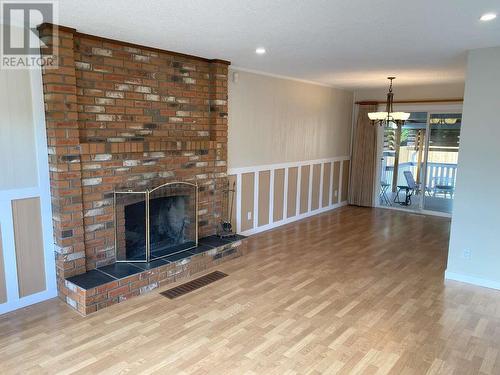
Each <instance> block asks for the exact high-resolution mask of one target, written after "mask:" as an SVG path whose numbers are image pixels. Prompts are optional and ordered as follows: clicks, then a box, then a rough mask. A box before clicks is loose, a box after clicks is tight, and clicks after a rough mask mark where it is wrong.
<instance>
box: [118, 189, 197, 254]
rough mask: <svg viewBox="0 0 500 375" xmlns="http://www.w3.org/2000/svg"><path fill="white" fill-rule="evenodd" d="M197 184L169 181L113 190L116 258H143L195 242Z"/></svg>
mask: <svg viewBox="0 0 500 375" xmlns="http://www.w3.org/2000/svg"><path fill="white" fill-rule="evenodd" d="M196 206H197V187H196V185H192V184H189V183H183V182H180V183H169V184H164V185H161V186H159V187H157V188H155V189H152V190H146V191H144V192H131V191H125V192H115V247H116V258H117V261H128V262H147V261H150V260H154V259H158V258H163V257H167V256H171V255H174V254H177V253H179V252H182V251H185V250H188V249H191V248H193V247H196V246H197V242H198V234H197V220H196Z"/></svg>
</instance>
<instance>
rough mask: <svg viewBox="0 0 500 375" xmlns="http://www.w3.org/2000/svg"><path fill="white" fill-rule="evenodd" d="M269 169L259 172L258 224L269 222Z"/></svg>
mask: <svg viewBox="0 0 500 375" xmlns="http://www.w3.org/2000/svg"><path fill="white" fill-rule="evenodd" d="M270 183H271V171H260V172H259V200H258V202H259V209H258V214H259V217H258V226H259V227H260V226H262V225H266V224H269V201H270V193H269V188H270V186H271V185H270Z"/></svg>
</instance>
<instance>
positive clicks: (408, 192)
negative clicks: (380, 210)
mask: <svg viewBox="0 0 500 375" xmlns="http://www.w3.org/2000/svg"><path fill="white" fill-rule="evenodd" d="M403 174H404V176H405V179H406V184H407V185H406V186H403V185H398V186H397V188H398V191H397V192H396V196H395V197H394V203H399V204H400V205H402V206H410V205H411V197H412V195H413V194H416V193H417V192H418V184H417V183H416V182H415V179H414V178H413V173H411V172H410V171H404V172H403ZM401 191H404V192H405V200H404V201H401V200H400V199H399V194H400V193H401Z"/></svg>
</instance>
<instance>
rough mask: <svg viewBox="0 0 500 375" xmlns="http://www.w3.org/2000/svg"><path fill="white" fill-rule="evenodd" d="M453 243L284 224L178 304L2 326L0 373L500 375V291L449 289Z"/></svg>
mask: <svg viewBox="0 0 500 375" xmlns="http://www.w3.org/2000/svg"><path fill="white" fill-rule="evenodd" d="M448 232H449V220H448V219H444V218H437V217H426V216H419V215H414V214H411V213H406V212H398V211H393V210H384V209H378V210H375V209H373V210H372V209H363V208H354V207H346V208H342V209H339V210H335V211H332V212H329V213H326V214H322V215H319V216H315V217H312V218H309V219H307V220H304V221H301V222H297V223H293V224H289V225H287V226H285V227H282V228H279V229H277V230H274V231H270V232H267V233H263V234H260V235H257V236H254V237H252V238H251V239H250V240H249V248H250V249H251V251H250V253H249V254H248V255H246V256H245V257H242V258H238V259H236V260H233V261H230V262H228V263H225V264H222V265H220V266H218V267H217V269H218V270H220V271H223V272H225V273H228V274H229V277H226V278H224V279H222V280H220V281H217V282H215V283H214V284H211V285H209V286H207V287H204V288H202V289H200V290H197V291H195V292H192V293H190V294H188V295H185V296H183V297H181V298H179V299H176V300H169V299H167V298H165V297H162V296H160V295H159V294H158V292H159V291H161V290H156V291H153V292H151V293H149V294H146V295H143V296H141V297H137V298H135V299H132V300H130V301H127V302H125V303H122V304H119V305H115V306H113V307H110V308H107V309H105V310H102V311H101V312H98V313H96V314H92V315H90V316H89V317H87V318H83V317H81V316H79V315H78V314H76V313H75V312H73V311H71V310H70V309H69V308H68V307H67V306H65V305H64V303H62V302H60V301H58V300H56V299H55V300H51V301H46V302H44V303H41V304H38V305H35V306H31V307H29V308H25V309H23V310H21V311H17V312H14V313H11V314H8V315H6V316H3V317H0V334H1V335H0V373H1V374H55V373H57V374H70V373H79V374H200V375H202V374H265V375H273V374H280V375H281V374H337V373H338V374H500V356H499V350H500V292H499V291H495V290H491V289H486V288H480V287H474V286H471V285H467V284H461V283H457V282H448V281H447V282H444V281H443V272H444V269H445V265H446V253H447V246H448V234H449V233H448ZM164 289H165V288H164Z"/></svg>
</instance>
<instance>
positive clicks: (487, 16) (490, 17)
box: [480, 13, 497, 22]
mask: <svg viewBox="0 0 500 375" xmlns="http://www.w3.org/2000/svg"><path fill="white" fill-rule="evenodd" d="M495 18H497V15H496V14H495V13H485V14H483V15H482V16H481V18H480V20H481V21H485V22H486V21H491V20H494V19H495Z"/></svg>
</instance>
